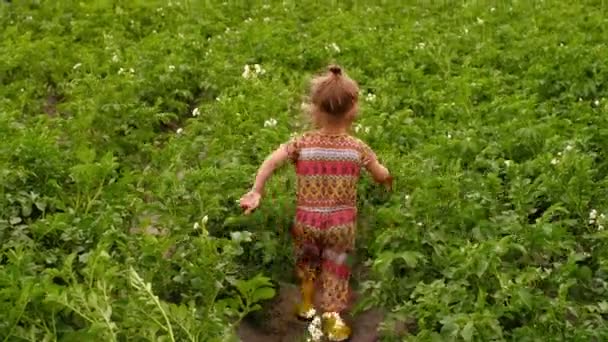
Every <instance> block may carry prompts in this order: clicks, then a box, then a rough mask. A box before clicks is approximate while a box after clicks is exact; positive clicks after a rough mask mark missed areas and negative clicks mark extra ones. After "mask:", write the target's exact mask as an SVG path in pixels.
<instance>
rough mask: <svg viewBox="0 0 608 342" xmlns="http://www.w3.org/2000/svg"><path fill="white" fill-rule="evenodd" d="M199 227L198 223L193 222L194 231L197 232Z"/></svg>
mask: <svg viewBox="0 0 608 342" xmlns="http://www.w3.org/2000/svg"><path fill="white" fill-rule="evenodd" d="M200 227H201V225H200V224H199V223H198V222H194V230H198V229H199V228H200Z"/></svg>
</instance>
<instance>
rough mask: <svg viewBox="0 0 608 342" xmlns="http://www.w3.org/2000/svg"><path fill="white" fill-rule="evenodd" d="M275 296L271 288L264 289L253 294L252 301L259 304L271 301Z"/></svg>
mask: <svg viewBox="0 0 608 342" xmlns="http://www.w3.org/2000/svg"><path fill="white" fill-rule="evenodd" d="M274 295H275V290H274V289H273V288H270V287H262V288H259V289H256V290H255V291H254V292H253V295H252V296H251V297H252V300H253V301H254V302H258V301H261V300H267V299H271V298H272V297H274Z"/></svg>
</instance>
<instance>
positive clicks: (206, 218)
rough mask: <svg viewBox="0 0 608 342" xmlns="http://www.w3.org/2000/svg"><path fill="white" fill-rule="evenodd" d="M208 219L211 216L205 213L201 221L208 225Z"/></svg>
mask: <svg viewBox="0 0 608 342" xmlns="http://www.w3.org/2000/svg"><path fill="white" fill-rule="evenodd" d="M208 221H209V216H207V215H205V216H204V217H203V219H202V220H201V222H202V223H203V225H206V224H207V222H208Z"/></svg>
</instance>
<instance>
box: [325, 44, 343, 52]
mask: <svg viewBox="0 0 608 342" xmlns="http://www.w3.org/2000/svg"><path fill="white" fill-rule="evenodd" d="M330 49H331V50H334V52H337V53H340V47H339V46H338V44H336V43H331V44H329V45H327V46H326V47H325V50H330Z"/></svg>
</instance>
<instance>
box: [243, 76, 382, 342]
mask: <svg viewBox="0 0 608 342" xmlns="http://www.w3.org/2000/svg"><path fill="white" fill-rule="evenodd" d="M358 94H359V87H358V85H357V83H356V82H355V81H353V80H352V79H351V78H349V77H348V76H347V75H345V74H344V73H343V72H342V70H341V68H340V67H339V66H330V67H329V69H328V71H327V72H326V73H325V74H323V75H320V76H317V77H315V78H314V79H313V80H312V86H311V91H310V102H311V103H310V114H311V119H312V120H313V123H314V124H315V126H317V129H316V130H313V131H309V132H305V133H304V134H302V135H300V136H298V137H296V138H293V139H291V140H290V141H288V142H287V143H285V144H283V145H281V146H280V147H279V148H278V149H277V150H275V151H274V152H273V153H272V154H271V155H270V156H269V157H268V158H267V159H266V160H265V161H264V163H263V164H262V166H261V167H260V169H259V171H258V173H257V176H256V178H255V184H254V186H253V188H252V190H251V191H250V192H248V193H247V194H245V195H244V196H243V197H242V198H241V200H240V205H241V207H242V208H243V209H244V211H245V214H250V213H251V212H252V211H253V210H255V209H256V208H257V207H258V206H259V204H260V200H261V199H262V196H263V193H264V185H265V184H266V181H267V180H268V178H269V177H270V176H271V175H272V173H273V172H274V170H276V169H277V168H278V167H280V166H281V165H282V164H283V162H285V161H287V160H290V161H291V162H293V163H294V164H295V171H296V175H297V195H296V196H297V198H296V204H297V208H296V215H295V223H294V225H293V229H292V236H293V241H294V247H295V253H296V259H297V263H296V271H297V275H298V277H299V279H300V280H301V293H302V300H301V304H300V305H299V307H298V309H297V315H298V316H299V318H301V319H312V318H313V317H314V316H316V314H317V309H318V310H319V311H320V312H321V313H322V314H321V317H322V321H323V323H322V327H323V333H324V334H325V335H326V336H327V337H328V338H329V339H330V340H331V341H344V340H346V339H348V338H349V337H350V333H351V329H350V327H348V326H347V325H346V323H345V322H344V321H343V319H342V316H341V314H342V312H343V311H344V310H345V309H346V308H347V305H348V302H349V295H350V287H349V277H350V267H349V266H348V263H347V260H348V259H349V255H350V254H351V253H352V252H353V249H354V247H355V231H356V218H357V203H356V202H357V181H358V180H359V175H360V171H361V169H365V170H367V171H368V172H369V173H370V174H371V175H372V176H373V178H374V180H375V181H376V182H378V183H381V184H384V185H385V186H386V187H387V188H388V189H390V187H391V186H392V177H391V176H390V174H389V172H388V170H387V169H386V167H384V166H383V165H382V164H380V162H378V159H377V158H376V155H375V153H374V152H373V151H372V150H371V149H370V148H369V147H368V146H367V145H366V144H365V143H364V142H362V141H361V140H359V139H357V138H355V137H353V136H351V135H350V134H349V131H350V128H351V126H352V123H353V121H354V120H355V117H356V114H357V111H358ZM317 278H318V280H319V283H320V291H321V292H320V305H319V307H318V308H315V307H314V300H313V298H314V290H315V282H316V281H317Z"/></svg>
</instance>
